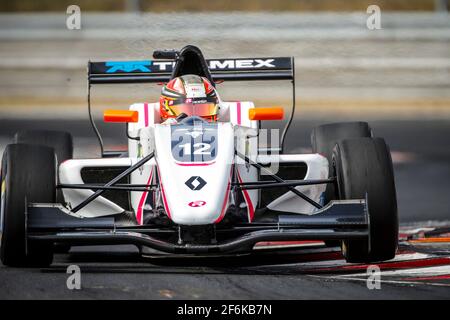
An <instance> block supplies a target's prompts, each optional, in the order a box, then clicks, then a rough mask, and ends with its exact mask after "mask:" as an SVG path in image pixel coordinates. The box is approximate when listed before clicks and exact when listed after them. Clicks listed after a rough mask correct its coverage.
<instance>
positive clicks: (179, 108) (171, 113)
mask: <svg viewBox="0 0 450 320" xmlns="http://www.w3.org/2000/svg"><path fill="white" fill-rule="evenodd" d="M219 104H220V98H219V96H218V94H217V92H216V90H215V89H214V86H213V85H212V84H211V83H210V82H209V81H208V80H207V79H206V78H204V77H200V76H197V75H193V74H187V75H183V76H181V77H177V78H174V79H172V80H170V81H169V82H168V83H167V84H166V85H165V86H164V87H163V88H162V90H161V97H160V98H159V108H160V115H161V120H162V121H163V123H176V122H177V119H176V118H177V117H190V116H199V117H202V118H203V119H205V120H207V121H211V122H212V121H217V115H218V112H219ZM178 119H180V118H178Z"/></svg>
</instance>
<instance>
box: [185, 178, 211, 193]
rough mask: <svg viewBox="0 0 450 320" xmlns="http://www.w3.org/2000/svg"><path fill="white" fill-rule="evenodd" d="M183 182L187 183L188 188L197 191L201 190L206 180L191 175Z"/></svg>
mask: <svg viewBox="0 0 450 320" xmlns="http://www.w3.org/2000/svg"><path fill="white" fill-rule="evenodd" d="M184 184H185V185H187V186H188V188H189V189H191V190H194V191H197V190H201V189H202V188H203V187H204V186H205V185H206V181H205V180H203V179H202V177H199V176H192V177H190V178H189V179H188V180H187V181H186V182H185V183H184Z"/></svg>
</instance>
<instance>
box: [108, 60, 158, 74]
mask: <svg viewBox="0 0 450 320" xmlns="http://www.w3.org/2000/svg"><path fill="white" fill-rule="evenodd" d="M151 64H152V61H151V60H146V61H108V62H105V66H107V67H110V68H109V69H108V70H106V72H107V73H114V72H119V71H123V72H133V71H140V72H152V71H151V70H150V68H149V67H150V65H151Z"/></svg>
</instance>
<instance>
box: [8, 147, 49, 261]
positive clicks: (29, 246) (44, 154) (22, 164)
mask: <svg viewBox="0 0 450 320" xmlns="http://www.w3.org/2000/svg"><path fill="white" fill-rule="evenodd" d="M55 169H56V159H55V154H54V152H53V149H52V148H48V147H43V146H35V145H27V144H10V145H8V146H7V147H6V149H5V151H4V154H3V159H2V169H1V187H2V188H1V207H0V210H1V212H0V215H1V219H0V227H1V247H0V259H1V261H2V263H3V264H4V265H7V266H38V267H42V266H48V265H50V264H51V263H52V260H53V251H52V249H53V248H52V247H53V244H52V243H47V242H35V241H27V232H26V217H25V214H26V213H25V212H26V203H32V202H36V203H39V202H40V203H54V202H55V195H56V192H55V190H56V189H55V183H56V175H55Z"/></svg>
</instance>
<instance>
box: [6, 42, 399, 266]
mask: <svg viewBox="0 0 450 320" xmlns="http://www.w3.org/2000/svg"><path fill="white" fill-rule="evenodd" d="M153 56H154V60H148V61H114V62H112V61H110V62H89V67H88V81H89V90H90V88H91V86H92V85H96V84H102V83H108V84H112V83H118V84H120V83H156V82H162V83H165V84H166V86H165V87H164V89H163V92H162V95H163V96H162V97H161V99H160V101H159V102H156V103H135V104H133V105H131V106H130V108H129V110H123V111H120V110H106V111H105V112H104V118H105V120H106V121H113V122H124V123H126V128H127V130H126V135H127V138H128V151H127V152H111V151H105V150H104V148H103V142H102V139H101V136H100V134H99V132H98V130H97V128H96V126H95V122H94V120H93V118H92V116H91V110H90V102H89V101H90V94H88V98H89V100H88V107H89V114H90V119H91V122H92V125H93V128H94V131H95V132H96V134H97V136H98V138H99V141H100V145H101V153H102V154H101V157H99V158H95V159H73V157H72V152H73V151H72V150H73V146H72V137H71V136H70V134H68V133H66V132H56V131H23V132H19V133H17V134H16V136H15V141H14V143H13V144H9V145H8V146H7V147H6V149H5V151H4V154H3V159H2V167H1V260H2V262H3V264H5V265H8V266H46V265H49V264H51V263H52V259H53V254H54V252H55V250H56V249H58V250H61V248H64V247H65V248H67V247H70V246H72V245H99V244H101V245H113V244H134V245H136V246H138V247H139V248H140V249H141V250H145V249H149V250H156V251H158V252H165V253H172V254H183V255H228V254H237V253H248V252H251V251H252V249H253V247H254V246H255V244H256V243H258V242H261V241H290V240H293V241H294V240H305V239H306V240H309V239H314V240H323V241H325V242H326V243H331V244H336V243H338V244H340V245H341V247H342V253H343V256H344V257H345V259H346V260H347V261H348V262H376V261H383V260H387V259H392V258H393V257H394V256H395V252H396V248H397V240H398V218H397V204H396V192H395V185H394V177H393V167H392V160H391V157H390V152H389V148H388V147H387V145H386V143H385V142H384V140H383V139H381V138H375V137H373V135H372V131H371V129H370V127H369V126H368V124H367V123H365V122H348V123H334V124H327V125H322V126H319V127H316V128H315V129H314V130H313V132H312V135H311V142H312V150H313V153H311V154H285V153H283V144H284V138H285V134H286V131H287V129H288V127H289V125H290V124H291V122H292V119H293V115H294V110H295V75H294V59H293V58H290V57H288V58H285V57H276V58H251V59H241V58H239V59H215V60H214V59H209V60H206V59H204V58H203V55H202V53H201V51H200V50H199V49H198V48H197V47H194V46H186V47H184V48H183V49H181V50H180V51H174V50H172V51H155V52H154V55H153ZM251 80H290V81H291V82H292V84H293V106H292V112H291V115H290V116H289V117H288V119H287V121H286V126H285V128H284V131H283V133H282V134H281V143H280V146H281V147H278V146H275V147H273V146H272V147H271V146H270V145H262V144H261V145H260V132H261V129H260V128H261V127H260V125H261V121H265V120H280V119H282V118H283V109H281V108H255V107H254V105H253V103H252V102H246V101H234V102H225V101H221V100H220V98H219V97H218V94H217V92H216V89H215V87H216V84H217V83H219V82H221V81H251ZM164 90H165V91H164ZM180 99H182V102H183V103H179V101H180ZM175 109H176V110H178V111H179V112H178V113H177V112H175V111H174V110H175Z"/></svg>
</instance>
